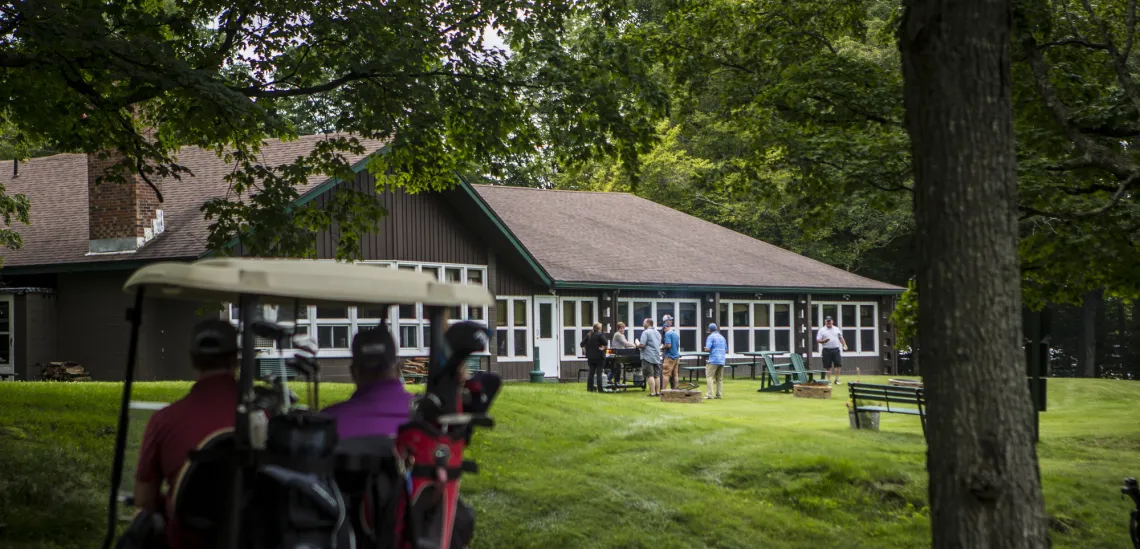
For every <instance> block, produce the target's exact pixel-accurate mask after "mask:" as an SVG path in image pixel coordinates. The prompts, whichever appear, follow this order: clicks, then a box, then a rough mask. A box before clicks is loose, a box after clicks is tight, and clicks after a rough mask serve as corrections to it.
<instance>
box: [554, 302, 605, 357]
mask: <svg viewBox="0 0 1140 549" xmlns="http://www.w3.org/2000/svg"><path fill="white" fill-rule="evenodd" d="M559 305H560V306H561V307H562V314H561V315H560V316H561V317H562V356H563V357H566V358H574V357H577V356H578V352H579V349H580V348H579V347H578V344H579V343H581V342H582V340H583V339H585V337H586V334H588V333H590V330H592V329H594V323H595V322H597V321H598V316H597V314H598V300H596V299H592V298H582V297H567V298H563V299H561V300H560V301H559Z"/></svg>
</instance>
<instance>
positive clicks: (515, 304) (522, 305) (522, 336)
mask: <svg viewBox="0 0 1140 549" xmlns="http://www.w3.org/2000/svg"><path fill="white" fill-rule="evenodd" d="M495 345H496V351H495V354H496V355H497V356H498V357H499V360H504V361H506V360H529V359H530V298H529V297H506V296H501V297H499V298H498V299H496V300H495Z"/></svg>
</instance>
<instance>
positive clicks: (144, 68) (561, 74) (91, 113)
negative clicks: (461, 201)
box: [0, 0, 666, 255]
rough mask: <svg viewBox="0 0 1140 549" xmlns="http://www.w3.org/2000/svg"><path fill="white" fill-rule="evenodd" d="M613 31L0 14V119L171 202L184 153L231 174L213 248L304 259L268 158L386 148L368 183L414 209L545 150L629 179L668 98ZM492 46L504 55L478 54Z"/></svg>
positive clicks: (324, 11)
mask: <svg viewBox="0 0 1140 549" xmlns="http://www.w3.org/2000/svg"><path fill="white" fill-rule="evenodd" d="M624 14H625V12H624V11H621V10H617V9H614V6H608V5H602V4H592V3H586V4H581V3H567V2H561V1H543V0H534V1H531V0H502V1H490V2H484V1H481V0H461V1H458V2H448V3H445V4H440V3H438V2H426V1H409V2H358V1H355V0H329V1H321V2H312V1H311V0H309V1H300V0H283V1H279V2H270V3H266V2H260V1H255V0H227V1H225V2H222V1H220V0H168V1H153V2H135V1H132V0H111V1H107V2H87V1H83V0H64V1H62V2H11V1H8V2H4V1H0V97H4V98H5V101H4V102H2V104H0V117H2V118H3V119H6V120H10V121H11V122H12V124H13V125H15V126H16V128H15V129H16V130H18V132H19V133H21V134H22V135H26V136H27V138H28V139H31V140H41V141H43V142H45V143H47V144H49V145H50V146H51V147H53V148H55V149H56V150H59V151H75V152H95V151H99V150H104V149H119V150H121V151H123V152H124V154H125V155H126V157H127V158H126V161H125V162H124V163H123V165H122V169H124V170H134V171H139V172H142V173H144V174H145V175H146V176H147V177H149V178H164V179H167V180H169V184H179V183H178V179H179V176H180V175H181V174H183V173H185V169H184V168H183V167H182V166H180V165H179V164H178V160H177V156H178V154H177V153H178V150H179V148H180V147H183V146H190V145H193V146H198V147H203V148H206V149H209V150H214V151H216V152H217V153H218V154H219V155H223V156H225V155H230V156H231V157H232V159H233V160H234V162H235V163H236V164H237V165H238V172H240V173H235V174H234V176H233V178H232V183H233V185H234V189H233V190H234V192H233V194H232V195H231V196H230V197H228V198H227V199H226V200H224V201H213V202H211V203H210V204H208V205H207V207H206V208H205V213H206V214H207V215H209V216H210V219H211V220H212V221H213V224H212V225H211V230H212V231H213V232H212V233H211V235H210V239H209V242H210V245H211V247H214V248H215V249H220V247H222V246H225V245H226V244H227V243H228V242H230V240H232V239H233V238H235V237H237V236H241V239H242V241H243V245H249V246H253V247H255V248H256V249H266V250H270V249H271V250H277V251H280V252H281V253H287V254H289V255H308V254H311V253H312V247H311V246H308V247H306V245H304V244H303V243H304V242H305V241H306V240H308V236H306V235H307V234H308V233H311V230H312V228H313V227H316V226H321V222H317V221H314V219H316V218H313V217H312V216H311V215H310V214H306V215H300V211H298V212H292V210H290V209H289V208H287V207H286V206H285V204H286V203H287V202H288V201H289V200H291V199H293V198H295V197H296V195H297V194H298V193H297V191H296V190H295V189H290V187H295V186H296V185H298V184H300V182H301V181H303V180H304V177H301V175H303V174H300V173H293V172H291V171H289V170H288V169H286V167H285V166H275V167H272V169H270V167H266V166H261V165H259V162H258V161H257V150H258V148H259V147H260V144H261V143H262V142H263V141H264V140H265V139H291V138H293V137H296V135H297V133H298V132H302V131H304V132H312V131H316V130H321V131H335V132H339V133H340V134H350V135H354V136H357V137H360V138H367V139H373V140H380V141H383V142H386V143H387V144H388V153H387V154H386V155H384V156H382V157H380V158H377V159H376V160H375V161H373V162H371V163H370V164H369V165H368V169H369V170H370V171H372V173H373V174H374V175H375V176H377V180H378V181H379V183H380V184H381V185H395V186H399V187H403V188H406V189H407V190H409V191H410V192H418V191H423V190H439V189H445V188H448V187H450V186H452V185H454V184H455V181H456V177H455V173H456V172H460V173H463V172H467V171H471V170H474V169H476V168H479V167H483V166H492V167H493V166H498V165H505V164H508V163H510V162H517V161H518V160H519V159H526V158H529V157H531V156H534V155H536V154H538V153H537V151H538V150H539V149H540V147H542V146H546V145H547V144H548V138H549V137H551V136H554V137H555V138H556V139H557V141H558V144H559V145H560V147H559V148H558V149H557V151H558V153H557V155H558V156H559V157H560V158H564V159H572V160H580V159H584V158H590V157H593V156H596V155H599V154H617V155H619V156H621V157H622V158H623V160H624V163H625V164H626V165H627V166H628V167H629V169H630V170H633V169H635V167H636V161H637V155H638V154H639V153H641V152H644V151H645V150H646V147H647V145H648V143H649V142H650V140H651V139H652V136H653V123H652V121H651V120H650V119H651V118H654V117H655V116H656V115H657V113H658V112H659V111H661V110H663V107H664V104H665V101H666V96H665V95H664V94H663V93H661V92H659V91H655V87H654V85H653V81H652V79H650V78H649V77H648V75H647V72H646V68H645V67H647V66H648V64H647V63H644V59H640V58H638V57H637V56H638V55H639V50H636V49H632V48H630V47H628V44H625V43H624V42H623V41H622V40H621V39H620V38H621V37H620V36H619V35H618V34H617V33H616V32H615V31H614V29H615V26H607V25H617V24H618V23H619V22H623V21H628V19H621V18H622V17H624ZM597 22H602V23H605V24H603V25H596V24H595V23H597ZM491 32H497V33H499V34H501V35H502V37H503V38H504V39H505V41H506V43H507V44H508V45H509V47H510V49H511V52H512V54H511V55H508V54H507V52H506V51H503V50H500V49H495V48H491V47H488V46H487V45H486V44H485V39H486V38H487V35H488V33H491ZM572 45H581V46H582V47H583V48H586V49H585V50H584V51H586V52H587V53H588V57H585V58H581V57H578V54H579V53H580V52H579V50H574V49H572V48H571V46H572ZM308 118H316V119H315V120H309V119H308ZM144 128H145V129H147V131H146V132H144V131H143V129H144ZM144 134H146V135H147V137H146V138H144V137H143V136H144ZM334 141H335V140H334ZM338 143H340V144H342V145H344V144H346V142H338ZM333 149H335V150H333ZM348 152H349V148H347V147H330V148H329V149H328V150H326V151H324V152H322V153H321V154H322V155H323V156H325V158H323V159H316V158H310V159H306V160H303V161H302V163H304V164H305V166H303V167H298V168H297V169H298V170H301V171H303V172H304V173H307V174H316V173H326V174H330V173H331V172H329V171H323V172H322V171H319V170H320V169H324V170H327V169H329V168H331V167H334V166H333V165H334V164H337V163H338V162H337V161H333V160H332V159H331V158H329V157H328V155H330V154H332V155H334V156H335V155H336V154H339V155H340V156H341V161H339V163H343V158H344V157H345V156H346V153H348ZM186 184H189V183H186ZM350 202H351V203H352V206H351V207H350V206H349V204H348V203H343V204H341V206H343V207H340V208H338V209H334V210H333V211H332V212H331V213H330V214H329V215H331V216H332V218H331V219H330V220H329V221H330V222H331V223H334V224H335V225H337V226H340V227H354V229H353V230H356V229H358V228H359V227H357V226H356V225H355V223H356V221H354V220H358V219H375V218H376V216H377V215H382V212H381V211H380V210H377V209H372V208H371V207H370V206H368V205H367V202H366V201H362V200H355V199H354V200H353V201H350ZM291 212H292V213H291ZM312 215H316V214H312ZM321 215H324V214H321ZM307 216H308V217H307ZM317 217H320V216H317ZM250 227H253V228H250ZM345 234H347V233H345ZM255 235H261V236H255ZM345 238H346V240H345V241H344V248H343V249H341V250H340V252H341V253H344V254H348V255H352V254H354V253H355V252H354V250H353V247H354V246H353V244H352V242H353V240H352V238H351V237H347V236H346V237H345Z"/></svg>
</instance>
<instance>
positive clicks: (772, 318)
mask: <svg viewBox="0 0 1140 549" xmlns="http://www.w3.org/2000/svg"><path fill="white" fill-rule="evenodd" d="M720 304H721V305H727V306H728V324H727V325H723V326H722V325H721V323H719V322H718V323H717V327H718V328H719V329H720V333H721V335H724V333H725V331H726V330H736V329H739V330H745V329H746V330H748V331H749V341H752V342H753V343H755V339H756V336H755V332H756V330H768V347H769V348H770V349H772V350H773V351H776V352H781V353H792V352H795V350H796V342H795V339H794V336H795V334H794V331H795V324H796V321H795V319H796V304H795V302H794V301H783V300H774V301H773V300H766V299H722V300H721V301H720ZM734 304H747V305H748V323H749V324H755V323H756V319H755V318H754V317H755V314H756V312H755V306H756V305H767V306H768V322H769V324H772V325H770V326H766V327H764V326H740V327H737V326H733V325H732V306H733V305H734ZM776 305H787V306H788V323H789V325H788V326H774V324H775V323H776ZM719 317H720V311H717V313H716V315H714V318H716V319H717V320H718V321H719V320H720V318H719ZM777 330H784V331H786V332H788V347H789V349H788V350H786V351H784V350H779V351H777V350H776V331H777ZM725 339H727V340H728V353H727V355H725V356H728V357H734V358H743V357H744V355H742V354H740V353H737V352H736V349H735V346H736V341H735V340H736V338H733V337H727V338H725Z"/></svg>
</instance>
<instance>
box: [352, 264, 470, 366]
mask: <svg viewBox="0 0 1140 549" xmlns="http://www.w3.org/2000/svg"><path fill="white" fill-rule="evenodd" d="M356 264H358V265H367V266H372V267H373V268H376V267H379V266H383V267H384V268H388V269H393V270H396V269H399V268H400V267H401V266H414V267H415V268H416V272H417V273H422V272H424V270H425V269H426V270H434V271H435V276H436V280H443V279H444V278H445V277H446V275H445V274H444V273H446V269H462V270H463V271H462V274H461V278H462V282H463V283H466V282H467V279H468V276H467V271H468V270H479V271H482V272H483V276H482V277H481V279H482V285H483V287H484V288H486V287H487V271H488V269H487V266H486V265H474V264H467V263H438V262H420V261H397V260H391V259H384V260H366V261H357V262H356ZM415 307H416V313H415V316H416V318H415V320H404V321H401V320H400V318H399V315H400V308H399V307H398V306H395V307H393V308H392V310H391V311H389V312H388V315H389V316H388V324H389V325H390V326H392V327H393V328H394V329H393V331H392V337H394V338H395V339H396V348H397V349H399V352H398V355H399V356H402V357H410V356H425V355H427V354H428V353H429V352H430V349H429V345H428V342H427V341H426V340H425V339H424V328H425V327H427V326H429V325H430V324H431V321H429V320H428V319H426V318H424V312H423V305H422V304H419V303H417V304H416V305H415ZM482 309H483V319H482V320H476V321H475V322H479V323H481V324H483V325H484V326H489V319H488V318H487V315H488V314H489V313H490V307H487V306H482ZM460 310H461V313H460V316H461V317H462V318H452V319H448V325H449V326H450V325H452V324H455V323H456V322H460V321H462V320H463V319H466V318H468V317H470V316H471V310H470V306H469V305H462V306H461V309H460ZM412 325H415V326H416V329H417V333H418V334H419V338H420V341H419V342H418V343H419V346H417V347H404V346H403V344H402V342H401V341H400V336H401V334H400V327H401V326H412ZM355 333H356V330H355V325H354V329H353V334H355ZM490 355H491V350H490V349H488V350H487V351H486V352H482V353H474V354H473V356H490Z"/></svg>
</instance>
